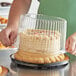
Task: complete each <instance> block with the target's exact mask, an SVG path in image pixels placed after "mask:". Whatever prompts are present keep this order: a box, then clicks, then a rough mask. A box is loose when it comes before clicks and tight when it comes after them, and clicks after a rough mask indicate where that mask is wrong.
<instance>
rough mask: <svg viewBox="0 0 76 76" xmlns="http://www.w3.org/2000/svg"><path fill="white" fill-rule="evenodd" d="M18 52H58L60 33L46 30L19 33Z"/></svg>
mask: <svg viewBox="0 0 76 76" xmlns="http://www.w3.org/2000/svg"><path fill="white" fill-rule="evenodd" d="M19 50H23V51H27V50H28V51H31V52H42V53H52V52H58V51H60V33H59V32H57V31H54V32H53V31H48V30H26V31H24V32H21V33H20V46H19Z"/></svg>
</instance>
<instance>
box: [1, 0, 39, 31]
mask: <svg viewBox="0 0 76 76" xmlns="http://www.w3.org/2000/svg"><path fill="white" fill-rule="evenodd" d="M12 2H13V0H0V31H1V30H2V29H3V28H5V27H6V26H7V22H8V16H9V12H10V8H11V5H12ZM39 4H40V3H39V1H38V0H32V3H31V6H30V9H29V11H28V13H34V14H37V11H38V7H39Z"/></svg>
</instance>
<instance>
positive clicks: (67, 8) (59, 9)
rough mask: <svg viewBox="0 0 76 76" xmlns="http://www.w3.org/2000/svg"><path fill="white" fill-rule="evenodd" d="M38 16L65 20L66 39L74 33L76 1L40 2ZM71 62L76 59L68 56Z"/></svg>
mask: <svg viewBox="0 0 76 76" xmlns="http://www.w3.org/2000/svg"><path fill="white" fill-rule="evenodd" d="M38 13H39V14H45V15H49V16H57V17H62V18H64V19H66V20H67V37H69V36H70V35H72V34H73V33H74V32H76V0H40V6H39V11H38ZM68 55H69V56H70V57H71V59H72V60H74V59H76V57H74V56H72V55H70V54H68Z"/></svg>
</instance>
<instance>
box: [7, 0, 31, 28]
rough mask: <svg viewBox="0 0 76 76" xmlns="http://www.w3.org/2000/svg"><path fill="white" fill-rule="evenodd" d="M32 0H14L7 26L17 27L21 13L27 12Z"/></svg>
mask: <svg viewBox="0 0 76 76" xmlns="http://www.w3.org/2000/svg"><path fill="white" fill-rule="evenodd" d="M30 4H31V0H14V2H13V4H12V6H11V9H10V13H9V18H8V25H7V27H17V26H18V23H19V18H20V15H21V14H24V13H27V12H28V10H29V7H30Z"/></svg>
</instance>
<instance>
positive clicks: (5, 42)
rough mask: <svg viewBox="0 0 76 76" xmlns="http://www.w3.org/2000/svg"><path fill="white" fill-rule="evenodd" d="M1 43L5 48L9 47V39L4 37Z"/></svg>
mask: <svg viewBox="0 0 76 76" xmlns="http://www.w3.org/2000/svg"><path fill="white" fill-rule="evenodd" d="M2 42H3V44H4V45H5V46H9V45H10V40H9V37H7V36H4V38H3V39H2Z"/></svg>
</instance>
